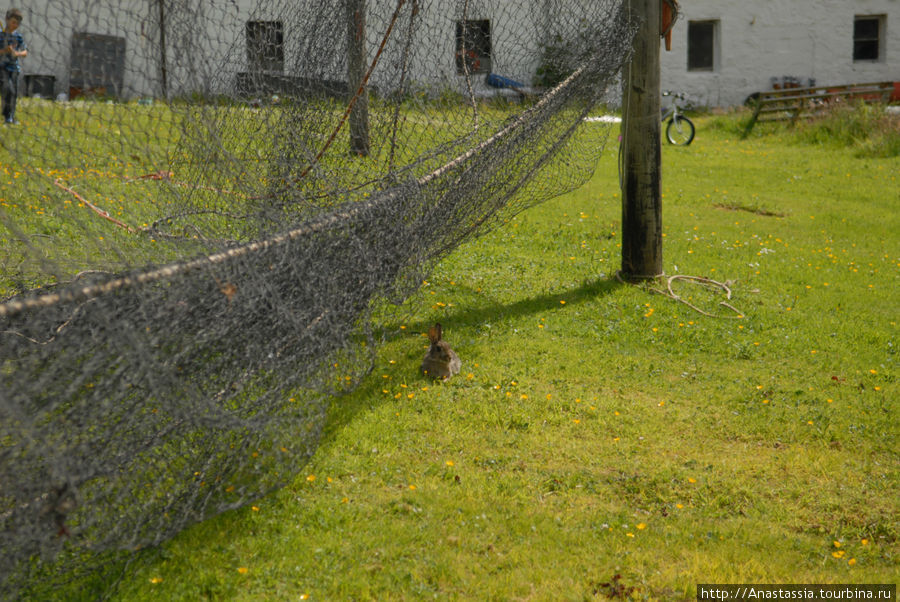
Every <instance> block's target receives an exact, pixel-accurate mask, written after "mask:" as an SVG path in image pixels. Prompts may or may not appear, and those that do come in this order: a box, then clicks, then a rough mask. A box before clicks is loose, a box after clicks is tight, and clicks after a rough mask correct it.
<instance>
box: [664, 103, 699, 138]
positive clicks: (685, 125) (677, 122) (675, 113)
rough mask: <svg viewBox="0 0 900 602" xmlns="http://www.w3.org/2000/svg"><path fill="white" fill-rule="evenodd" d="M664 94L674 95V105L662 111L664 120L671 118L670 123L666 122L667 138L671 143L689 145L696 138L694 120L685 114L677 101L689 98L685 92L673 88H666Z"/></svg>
mask: <svg viewBox="0 0 900 602" xmlns="http://www.w3.org/2000/svg"><path fill="white" fill-rule="evenodd" d="M662 95H663V96H671V97H672V106H670V107H669V108H667V109H664V110H663V112H662V121H665V120H666V119H668V120H669V123H668V124H666V140H668V141H669V144H676V145H678V146H687V145H688V144H690V143H691V142H692V141H693V140H694V122H693V121H691V120H690V119H688V118H687V117H685V116H684V113H682V112H681V110H680V107H679V106H678V101H677V99H681V100H687V98H685V96H684V94H681V93H676V92H672V91H671V90H666V91H665V92H663V93H662Z"/></svg>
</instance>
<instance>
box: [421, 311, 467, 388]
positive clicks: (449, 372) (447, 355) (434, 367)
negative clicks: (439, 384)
mask: <svg viewBox="0 0 900 602" xmlns="http://www.w3.org/2000/svg"><path fill="white" fill-rule="evenodd" d="M428 340H429V341H431V346H430V347H429V348H428V353H426V354H425V358H424V359H423V360H422V366H421V370H422V374H424V375H425V376H429V377H431V378H434V379H441V380H447V379H448V378H450V377H451V376H453V375H454V374H458V373H459V369H460V368H462V362H460V361H459V356H458V355H456V352H454V351H453V350H452V349H450V345H448V344H447V341H443V340H441V325H440V324H435V325H434V326H432V327H431V328H429V329H428Z"/></svg>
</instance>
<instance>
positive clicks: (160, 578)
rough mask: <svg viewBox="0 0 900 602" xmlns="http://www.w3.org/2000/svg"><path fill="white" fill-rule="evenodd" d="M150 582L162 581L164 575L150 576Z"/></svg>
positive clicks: (154, 583)
mask: <svg viewBox="0 0 900 602" xmlns="http://www.w3.org/2000/svg"><path fill="white" fill-rule="evenodd" d="M150 583H152V584H153V585H156V584H157V583H162V577H150Z"/></svg>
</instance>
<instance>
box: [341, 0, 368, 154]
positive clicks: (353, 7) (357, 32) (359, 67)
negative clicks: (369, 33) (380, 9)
mask: <svg viewBox="0 0 900 602" xmlns="http://www.w3.org/2000/svg"><path fill="white" fill-rule="evenodd" d="M346 2H347V5H346V6H347V87H348V89H349V98H348V100H351V101H352V99H353V96H354V95H356V93H357V91H358V90H359V87H360V85H361V84H362V82H363V78H365V76H366V2H365V0H346ZM350 152H351V153H352V154H354V155H360V156H363V157H366V156H368V155H369V92H368V90H367V89H363V90H362V92H361V93H360V95H359V98H357V99H356V102H355V103H354V104H353V107H352V109H351V111H350Z"/></svg>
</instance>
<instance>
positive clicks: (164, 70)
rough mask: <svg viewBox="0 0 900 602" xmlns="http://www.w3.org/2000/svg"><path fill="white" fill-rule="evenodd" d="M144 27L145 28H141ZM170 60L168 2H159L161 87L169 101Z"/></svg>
mask: <svg viewBox="0 0 900 602" xmlns="http://www.w3.org/2000/svg"><path fill="white" fill-rule="evenodd" d="M141 27H143V26H141ZM167 63H168V59H167V58H166V0H159V87H160V91H161V93H162V97H163V100H168V99H169V81H168V80H169V75H168V65H167Z"/></svg>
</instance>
